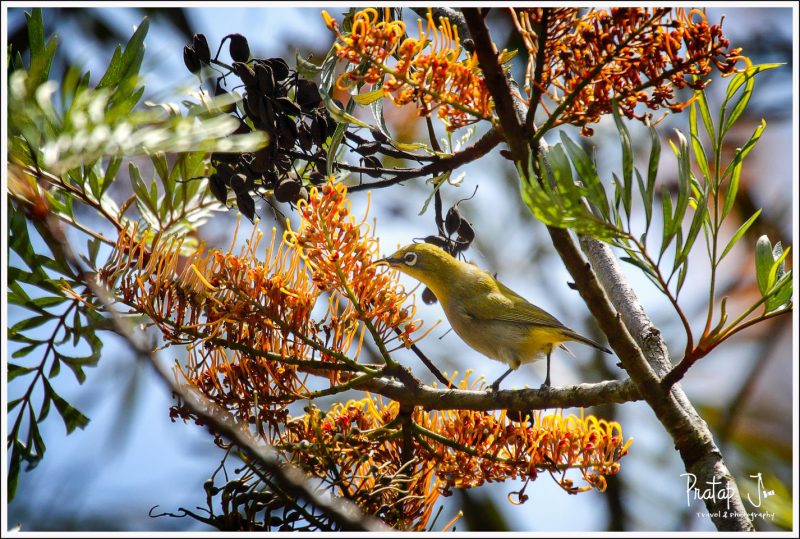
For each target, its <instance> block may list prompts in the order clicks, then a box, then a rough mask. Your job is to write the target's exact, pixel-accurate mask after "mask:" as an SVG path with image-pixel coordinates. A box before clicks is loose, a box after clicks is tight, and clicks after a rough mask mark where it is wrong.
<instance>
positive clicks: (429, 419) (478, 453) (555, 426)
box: [274, 376, 632, 530]
mask: <svg viewBox="0 0 800 539" xmlns="http://www.w3.org/2000/svg"><path fill="white" fill-rule="evenodd" d="M474 385H475V384H472V385H470V384H469V380H468V376H467V377H465V378H464V379H463V380H462V381H461V383H460V387H461V388H462V389H467V388H468V387H469V388H473V387H474ZM403 417H404V416H403V413H401V412H400V405H399V404H398V403H396V402H389V403H387V404H384V403H383V402H382V401H381V400H380V399H377V398H373V397H368V398H364V399H361V400H359V401H349V402H347V403H340V404H336V405H335V406H333V407H332V408H331V409H330V410H329V411H328V412H327V413H322V412H321V411H319V410H316V409H313V410H311V412H310V413H308V414H307V415H304V416H302V417H298V418H296V419H291V420H289V421H287V428H286V430H285V432H284V433H283V435H282V436H281V437H280V439H279V440H275V442H274V443H275V445H276V446H277V447H279V448H281V449H282V450H284V451H286V452H287V454H289V455H290V456H291V458H292V459H293V460H294V461H295V462H296V463H298V464H299V465H301V466H302V467H303V468H304V469H305V470H307V471H308V473H310V474H312V475H316V476H319V477H325V478H327V479H328V480H331V481H332V482H333V483H334V484H335V486H336V487H337V488H338V489H339V490H340V492H341V494H342V495H346V496H347V497H348V498H350V499H354V500H357V503H359V505H361V506H362V508H363V509H365V510H366V511H367V512H369V513H371V514H378V515H379V516H380V517H381V518H382V519H384V520H385V521H386V522H387V523H389V524H391V525H393V526H397V527H400V528H405V529H409V528H410V529H417V530H421V529H425V526H426V524H427V521H428V518H429V517H430V515H431V510H432V508H433V505H434V503H435V502H436V500H437V498H438V496H439V495H442V494H444V495H449V493H450V492H451V489H452V488H470V487H475V486H479V485H482V484H484V483H485V482H487V481H488V482H491V481H505V480H508V479H517V478H518V479H522V480H524V481H532V480H535V479H536V478H537V477H538V474H539V473H540V472H543V471H544V472H548V473H549V474H550V475H551V476H552V477H553V478H554V479H555V480H556V482H557V483H558V484H559V485H560V486H561V487H562V488H564V489H565V490H566V491H567V492H569V493H571V494H575V493H578V492H584V491H587V490H591V489H593V488H595V489H598V490H600V491H603V490H605V487H606V479H605V478H606V476H609V475H614V474H616V473H617V472H618V471H619V470H620V464H619V460H620V459H621V458H622V457H623V456H625V455H626V454H627V452H628V447H629V446H630V444H631V442H632V440H630V439H629V440H627V441H625V439H624V437H623V435H622V428H621V427H620V425H619V424H618V423H615V422H608V421H605V420H602V419H597V418H596V417H594V416H591V415H589V416H585V415H584V414H583V413H581V415H580V416H575V415H567V416H564V415H563V414H562V413H555V414H543V413H537V414H535V415H534V416H533V418H529V420H525V421H519V420H518V418H516V417H513V418H512V417H510V414H506V413H505V411H501V412H497V413H490V412H483V411H473V410H448V411H432V412H427V411H424V410H422V409H420V408H416V409H414V410H413V411H412V412H409V413H407V415H406V416H405V417H406V418H407V421H405V422H404V421H403V419H402V418H403ZM403 429H408V430H407V431H406V432H407V434H406V435H405V436H404V435H403ZM410 456H413V459H412V460H410V461H409V460H407V459H408V458H409V457H410ZM331 470H336V474H335V476H332V475H331V473H332V472H331ZM572 472H577V473H579V474H580V475H581V476H582V477H583V479H584V480H585V481H586V485H585V486H581V487H576V486H574V484H573V479H572V478H570V477H569V475H570V474H571V473H572ZM377 487H385V488H377ZM376 489H377V492H375V491H376ZM400 500H407V503H406V504H405V505H404V504H402V503H400ZM375 511H377V513H375Z"/></svg>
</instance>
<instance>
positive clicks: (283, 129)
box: [277, 116, 297, 150]
mask: <svg viewBox="0 0 800 539" xmlns="http://www.w3.org/2000/svg"><path fill="white" fill-rule="evenodd" d="M277 127H278V147H279V148H280V149H282V150H288V149H290V148H292V147H293V146H294V144H295V142H297V125H296V124H295V123H294V120H292V119H291V118H289V117H288V116H279V117H278V122H277Z"/></svg>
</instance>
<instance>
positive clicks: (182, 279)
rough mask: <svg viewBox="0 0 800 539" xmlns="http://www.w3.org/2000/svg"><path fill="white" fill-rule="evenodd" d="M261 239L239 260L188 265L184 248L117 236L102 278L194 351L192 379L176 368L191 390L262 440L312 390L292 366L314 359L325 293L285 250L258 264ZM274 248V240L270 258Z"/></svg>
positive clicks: (200, 258)
mask: <svg viewBox="0 0 800 539" xmlns="http://www.w3.org/2000/svg"><path fill="white" fill-rule="evenodd" d="M237 231H238V228H237ZM260 239H261V233H260V232H258V231H257V229H255V228H254V229H253V235H252V236H251V238H250V240H249V241H248V242H247V243H246V245H245V246H244V247H243V248H242V251H241V253H240V254H239V255H234V254H233V253H232V251H228V252H227V253H223V252H221V251H218V250H214V251H210V252H207V253H204V252H203V249H202V248H201V249H199V250H197V251H196V252H194V253H193V254H192V255H190V256H189V257H187V258H185V257H182V256H181V255H180V253H181V247H182V245H183V240H182V239H179V238H171V239H168V240H164V239H162V238H160V237H156V238H155V239H153V240H152V241H151V242H148V241H147V239H146V235H143V234H139V233H138V230H137V227H136V226H135V225H134V226H133V227H132V228H131V229H126V230H123V231H122V232H121V233H120V235H119V238H118V241H117V247H116V251H115V255H114V257H112V259H111V260H110V261H109V262H108V264H107V265H106V266H105V267H104V268H103V269H102V270H101V272H100V277H101V279H102V280H103V281H104V282H106V283H107V284H109V285H114V286H116V288H117V289H118V290H119V291H120V293H121V296H122V297H121V299H122V301H123V302H124V303H126V304H127V305H130V306H131V307H132V308H133V309H134V310H135V311H136V312H139V313H142V314H145V315H147V316H148V317H149V318H150V319H151V320H152V321H153V323H154V324H155V326H156V327H158V328H159V329H160V330H161V333H162V335H163V336H164V339H165V340H166V341H167V342H168V343H170V344H186V345H187V349H188V351H189V353H188V359H187V366H186V369H183V368H182V367H180V366H178V367H177V368H178V369H179V370H180V371H181V372H182V375H183V377H184V379H185V380H186V381H187V382H188V383H189V384H190V385H191V386H193V387H195V388H197V389H198V390H199V391H200V392H201V393H202V394H203V395H205V396H206V397H208V398H209V399H211V400H212V401H214V402H216V403H217V404H218V405H220V406H222V407H223V408H224V409H226V410H228V411H230V412H231V413H232V414H234V415H235V416H236V417H238V418H239V419H240V420H241V421H244V422H248V423H251V424H254V425H255V427H256V429H257V431H258V432H259V433H260V434H261V435H262V436H264V435H266V433H265V424H272V425H276V421H277V420H278V419H279V418H280V417H285V414H286V412H285V410H283V407H284V406H285V405H286V404H287V403H289V402H291V401H293V400H295V399H296V395H297V394H298V393H299V392H301V391H303V390H304V389H305V385H304V382H303V380H302V379H301V378H300V377H299V376H298V373H297V367H296V365H293V364H292V362H297V360H299V359H302V358H305V357H307V356H308V355H309V343H311V344H313V343H314V342H315V340H316V336H317V329H316V327H315V325H314V324H313V323H312V319H311V310H312V308H313V307H314V304H315V302H316V299H317V296H318V291H317V289H316V287H315V286H314V285H313V283H311V282H310V280H309V278H308V275H307V273H306V272H305V271H304V265H303V262H302V260H301V258H300V256H299V253H297V252H291V251H290V250H286V249H284V248H283V246H282V244H280V242H278V243H279V246H278V249H277V252H276V253H275V254H274V255H272V256H271V257H270V258H268V260H267V261H265V262H261V261H259V260H258V258H257V256H256V249H257V248H258V244H259V240H260ZM233 241H234V242H235V235H234V240H233ZM275 243H276V237H275V231H274V230H273V236H272V244H271V246H270V249H269V250H268V253H270V254H272V247H274V244H275ZM148 244H149V245H148ZM232 245H233V244H232ZM232 248H233V247H231V249H232ZM229 348H230V349H233V352H232V353H229V352H228V350H227V349H229ZM172 415H173V418H174V417H175V416H177V415H181V413H180V410H179V409H177V408H173V410H172Z"/></svg>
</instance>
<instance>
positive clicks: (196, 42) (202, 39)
mask: <svg viewBox="0 0 800 539" xmlns="http://www.w3.org/2000/svg"><path fill="white" fill-rule="evenodd" d="M192 48H193V49H194V51H195V53H197V59H198V60H200V61H201V62H203V63H204V64H206V65H208V64H210V63H211V50H210V49H209V48H208V41H207V40H206V36H204V35H203V34H195V35H194V37H193V38H192Z"/></svg>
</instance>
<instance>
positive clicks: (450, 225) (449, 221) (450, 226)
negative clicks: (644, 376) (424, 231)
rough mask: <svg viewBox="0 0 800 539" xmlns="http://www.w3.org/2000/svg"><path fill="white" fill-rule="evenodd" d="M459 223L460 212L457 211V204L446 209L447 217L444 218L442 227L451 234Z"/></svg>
mask: <svg viewBox="0 0 800 539" xmlns="http://www.w3.org/2000/svg"><path fill="white" fill-rule="evenodd" d="M460 224H461V213H460V212H459V211H458V206H453V207H452V208H450V209H449V210H448V211H447V217H445V219H444V228H445V230H447V233H448V234H450V235H452V234H454V233H455V232H456V231H457V230H458V227H459V225H460Z"/></svg>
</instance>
